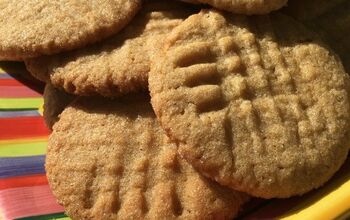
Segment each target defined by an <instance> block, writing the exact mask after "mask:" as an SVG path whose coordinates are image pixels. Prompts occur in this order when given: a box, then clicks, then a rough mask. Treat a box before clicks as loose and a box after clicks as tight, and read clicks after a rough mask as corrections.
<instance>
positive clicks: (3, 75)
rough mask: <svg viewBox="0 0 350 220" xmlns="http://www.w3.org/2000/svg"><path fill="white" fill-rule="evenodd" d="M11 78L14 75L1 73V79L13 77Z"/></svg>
mask: <svg viewBox="0 0 350 220" xmlns="http://www.w3.org/2000/svg"><path fill="white" fill-rule="evenodd" d="M11 78H13V77H12V76H11V75H9V74H7V73H0V79H11Z"/></svg>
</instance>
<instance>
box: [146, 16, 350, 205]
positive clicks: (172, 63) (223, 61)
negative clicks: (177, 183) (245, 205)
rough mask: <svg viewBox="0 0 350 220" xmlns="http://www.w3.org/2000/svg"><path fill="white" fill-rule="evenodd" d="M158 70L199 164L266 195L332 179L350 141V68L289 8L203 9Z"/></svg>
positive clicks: (175, 34)
mask: <svg viewBox="0 0 350 220" xmlns="http://www.w3.org/2000/svg"><path fill="white" fill-rule="evenodd" d="M156 58H157V59H155V62H154V63H153V64H152V69H151V72H150V79H149V83H150V91H151V97H152V105H153V108H154V110H155V112H156V115H157V117H158V119H159V120H160V124H161V125H162V127H163V128H164V129H165V130H166V132H167V134H168V135H169V136H170V137H171V138H172V139H173V140H174V141H176V142H177V143H178V144H179V152H180V154H181V155H182V156H183V157H184V158H185V159H186V160H187V161H188V162H190V163H191V164H192V165H193V166H194V167H195V168H196V169H197V170H198V171H200V172H201V173H203V174H205V175H206V176H209V177H211V178H213V179H215V180H216V181H218V182H219V183H221V184H223V185H227V186H230V187H232V188H234V189H237V190H239V191H244V192H247V193H249V194H251V195H254V196H257V197H264V198H271V197H289V196H292V195H300V194H303V193H305V192H308V191H310V190H312V189H314V188H317V187H319V186H321V185H322V184H323V183H324V182H326V181H327V180H328V179H329V178H330V177H331V176H332V175H333V174H334V173H335V172H336V170H338V168H339V167H340V166H341V164H342V163H343V162H344V160H345V158H346V155H347V153H348V149H349V141H350V139H349V137H348V132H349V126H350V124H349V117H350V112H349V98H348V96H349V86H350V85H349V77H348V75H347V74H346V73H345V72H344V69H343V67H342V65H341V63H340V62H339V61H338V60H337V59H336V56H334V55H333V54H332V53H331V52H330V51H329V50H328V49H326V48H325V47H324V46H323V44H322V43H320V42H319V41H318V40H317V39H316V37H315V36H314V35H313V34H312V33H310V32H309V31H307V30H306V29H305V28H304V27H303V26H302V25H300V24H299V23H297V22H296V21H294V20H293V19H291V18H289V17H287V16H285V15H282V14H278V13H277V14H272V15H267V16H256V17H245V16H234V15H230V14H222V13H220V12H217V11H210V10H209V11H207V10H204V11H202V12H201V13H199V14H198V15H193V16H191V17H189V18H188V19H187V20H185V21H184V22H183V23H182V24H181V25H179V26H178V27H177V28H175V29H174V30H173V31H172V33H170V34H169V37H168V38H167V39H166V44H165V46H164V48H163V50H162V51H161V52H160V53H159V54H158V55H157V56H156Z"/></svg>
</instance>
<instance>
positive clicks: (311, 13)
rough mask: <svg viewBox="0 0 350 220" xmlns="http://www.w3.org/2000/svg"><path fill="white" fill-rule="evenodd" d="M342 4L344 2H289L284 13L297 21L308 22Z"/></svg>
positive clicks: (295, 0) (316, 0)
mask: <svg viewBox="0 0 350 220" xmlns="http://www.w3.org/2000/svg"><path fill="white" fill-rule="evenodd" d="M342 2H346V0H291V1H289V2H288V7H286V8H285V9H284V11H285V12H286V13H288V14H289V15H291V16H293V17H295V18H296V19H298V20H310V19H314V18H317V17H318V16H320V15H322V14H323V13H325V12H327V11H329V10H331V9H332V8H334V7H336V6H337V5H339V4H341V3H342ZM348 12H349V11H348Z"/></svg>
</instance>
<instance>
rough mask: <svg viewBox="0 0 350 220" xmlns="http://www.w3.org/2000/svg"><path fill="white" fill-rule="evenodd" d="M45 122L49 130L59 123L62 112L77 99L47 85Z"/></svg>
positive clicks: (45, 92) (45, 91)
mask: <svg viewBox="0 0 350 220" xmlns="http://www.w3.org/2000/svg"><path fill="white" fill-rule="evenodd" d="M43 97H44V121H45V124H46V126H47V127H48V128H50V129H52V126H53V125H54V124H55V123H56V122H57V121H58V117H59V115H60V114H61V112H62V111H63V110H64V109H65V108H66V107H67V106H68V105H69V103H71V102H72V101H73V100H74V99H75V98H76V97H75V96H73V95H70V94H68V93H66V92H64V91H61V90H59V89H56V88H55V87H53V86H52V85H51V84H50V83H47V84H46V85H45V89H44V95H43Z"/></svg>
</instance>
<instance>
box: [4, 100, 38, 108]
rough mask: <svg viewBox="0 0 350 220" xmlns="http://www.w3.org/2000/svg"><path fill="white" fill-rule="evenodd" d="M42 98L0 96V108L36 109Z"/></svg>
mask: <svg viewBox="0 0 350 220" xmlns="http://www.w3.org/2000/svg"><path fill="white" fill-rule="evenodd" d="M42 104H43V99H42V98H0V109H38V108H39V107H40V106H41V105H42Z"/></svg>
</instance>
